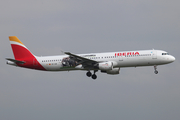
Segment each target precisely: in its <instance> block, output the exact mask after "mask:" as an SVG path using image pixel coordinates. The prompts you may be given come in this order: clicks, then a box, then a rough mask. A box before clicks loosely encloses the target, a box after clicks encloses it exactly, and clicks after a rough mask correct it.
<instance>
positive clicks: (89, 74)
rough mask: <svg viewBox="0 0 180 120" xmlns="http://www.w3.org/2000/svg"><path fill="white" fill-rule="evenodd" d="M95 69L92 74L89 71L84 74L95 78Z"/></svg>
mask: <svg viewBox="0 0 180 120" xmlns="http://www.w3.org/2000/svg"><path fill="white" fill-rule="evenodd" d="M96 72H97V71H96V70H94V74H93V75H92V73H91V72H90V71H88V72H87V73H86V75H87V76H88V77H92V79H94V80H95V79H96V78H97V75H96V74H95V73H96Z"/></svg>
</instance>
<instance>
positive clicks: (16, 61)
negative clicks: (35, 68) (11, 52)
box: [6, 58, 25, 64]
mask: <svg viewBox="0 0 180 120" xmlns="http://www.w3.org/2000/svg"><path fill="white" fill-rule="evenodd" d="M6 60H9V61H11V62H14V63H20V64H23V63H25V62H24V61H19V60H15V59H11V58H6Z"/></svg>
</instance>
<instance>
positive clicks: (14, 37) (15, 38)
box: [9, 36, 24, 45]
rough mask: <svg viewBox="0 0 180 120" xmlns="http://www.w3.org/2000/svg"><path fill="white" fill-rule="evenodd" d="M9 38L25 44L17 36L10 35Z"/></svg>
mask: <svg viewBox="0 0 180 120" xmlns="http://www.w3.org/2000/svg"><path fill="white" fill-rule="evenodd" d="M9 40H10V41H15V42H18V43H20V44H22V45H24V44H23V43H22V42H21V41H20V40H19V39H18V38H17V37H16V36H9Z"/></svg>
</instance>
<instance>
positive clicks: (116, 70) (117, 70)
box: [101, 68, 120, 75]
mask: <svg viewBox="0 0 180 120" xmlns="http://www.w3.org/2000/svg"><path fill="white" fill-rule="evenodd" d="M119 71H120V68H113V69H112V70H107V71H105V70H101V72H102V73H107V74H110V75H116V74H119Z"/></svg>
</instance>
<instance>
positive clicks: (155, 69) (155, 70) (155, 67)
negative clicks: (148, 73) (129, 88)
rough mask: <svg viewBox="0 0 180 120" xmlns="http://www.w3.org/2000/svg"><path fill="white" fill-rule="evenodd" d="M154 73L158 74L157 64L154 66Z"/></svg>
mask: <svg viewBox="0 0 180 120" xmlns="http://www.w3.org/2000/svg"><path fill="white" fill-rule="evenodd" d="M154 73H155V74H158V71H157V66H156V65H155V66H154Z"/></svg>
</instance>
